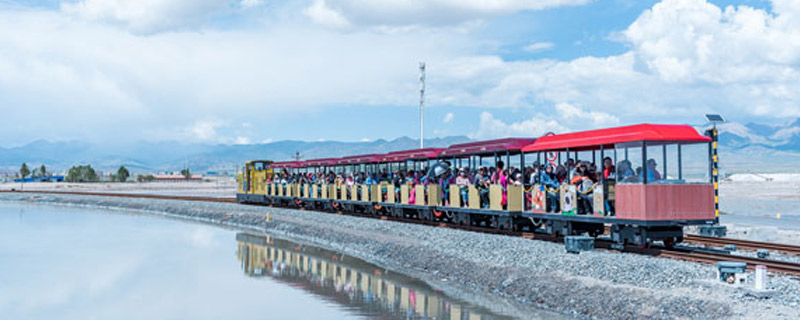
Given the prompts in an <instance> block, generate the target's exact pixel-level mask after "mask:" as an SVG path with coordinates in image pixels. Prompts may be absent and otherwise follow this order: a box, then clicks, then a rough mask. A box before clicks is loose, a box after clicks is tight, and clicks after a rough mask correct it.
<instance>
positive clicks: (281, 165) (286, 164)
mask: <svg viewBox="0 0 800 320" xmlns="http://www.w3.org/2000/svg"><path fill="white" fill-rule="evenodd" d="M298 166H300V162H299V161H280V162H274V163H272V164H271V165H270V167H273V168H276V169H289V168H297V167H298Z"/></svg>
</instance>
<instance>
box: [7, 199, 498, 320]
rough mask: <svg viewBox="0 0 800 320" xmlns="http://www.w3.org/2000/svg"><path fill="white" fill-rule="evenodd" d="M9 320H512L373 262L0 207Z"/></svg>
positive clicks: (174, 228) (78, 212)
mask: <svg viewBox="0 0 800 320" xmlns="http://www.w3.org/2000/svg"><path fill="white" fill-rule="evenodd" d="M0 315H2V316H0V318H3V319H45V318H48V319H232V318H237V319H240V318H250V319H370V318H381V319H506V318H507V317H505V316H503V315H498V314H494V313H492V312H490V311H488V310H486V309H482V308H480V307H477V306H474V305H472V304H470V303H467V302H464V301H460V300H458V299H454V298H451V297H448V296H446V295H444V294H442V293H440V292H437V291H436V290H434V289H432V288H431V287H429V286H427V285H426V284H425V283H423V282H421V281H418V280H415V279H412V278H409V277H407V276H403V275H401V274H397V273H394V272H391V271H389V270H383V269H381V268H379V267H377V266H375V265H372V264H370V263H368V262H365V261H361V260H359V259H355V258H352V257H348V256H344V255H342V254H339V253H336V252H333V251H328V250H324V249H320V248H315V247H310V246H302V245H299V244H296V243H292V242H289V241H285V240H281V239H276V238H272V237H268V236H263V235H254V234H247V233H237V232H236V231H233V230H226V229H222V228H216V227H212V226H206V225H200V224H193V223H186V222H181V221H175V220H169V219H164V218H158V217H151V216H144V215H136V214H130V213H124V212H121V211H107V210H101V209H89V208H69V207H52V206H40V205H31V204H22V203H0Z"/></svg>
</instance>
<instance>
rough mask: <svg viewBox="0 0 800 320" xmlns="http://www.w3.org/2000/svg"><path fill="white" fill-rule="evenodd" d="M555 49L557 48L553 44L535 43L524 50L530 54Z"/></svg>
mask: <svg viewBox="0 0 800 320" xmlns="http://www.w3.org/2000/svg"><path fill="white" fill-rule="evenodd" d="M553 47H555V44H553V43H552V42H534V43H531V44H529V45H527V46H525V47H524V48H522V49H523V50H525V51H527V52H530V53H536V52H542V51H547V50H550V49H553Z"/></svg>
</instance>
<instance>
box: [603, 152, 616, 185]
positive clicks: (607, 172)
mask: <svg viewBox="0 0 800 320" xmlns="http://www.w3.org/2000/svg"><path fill="white" fill-rule="evenodd" d="M615 177H616V168H615V167H614V162H613V161H611V157H605V158H603V179H611V180H613V179H614V178H615Z"/></svg>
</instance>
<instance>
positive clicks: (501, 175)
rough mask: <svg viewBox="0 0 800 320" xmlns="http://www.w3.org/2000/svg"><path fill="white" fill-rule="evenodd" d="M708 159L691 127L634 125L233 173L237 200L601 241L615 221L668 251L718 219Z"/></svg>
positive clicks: (630, 235)
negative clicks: (692, 229) (686, 231)
mask: <svg viewBox="0 0 800 320" xmlns="http://www.w3.org/2000/svg"><path fill="white" fill-rule="evenodd" d="M710 164H711V138H709V137H706V136H703V135H700V134H698V133H697V131H696V130H695V129H693V128H692V127H689V126H683V125H653V124H641V125H633V126H625V127H617V128H609V129H599V130H591V131H584V132H574V133H567V134H558V135H546V136H543V137H539V138H538V139H529V138H506V139H497V140H489V141H477V142H470V143H463V144H456V145H452V146H450V147H448V148H428V149H415V150H404V151H396V152H390V153H388V154H367V155H357V156H350V157H344V158H327V159H316V160H308V161H301V162H297V161H286V162H276V163H271V164H270V163H269V162H263V161H261V162H259V161H253V162H248V163H247V164H246V165H245V170H244V173H243V174H242V175H241V176H240V177H239V181H240V184H239V190H238V194H237V199H238V200H239V201H240V202H246V203H257V204H266V205H278V206H287V207H298V208H308V209H314V210H322V211H335V212H350V213H357V214H365V215H376V216H393V217H403V218H408V219H419V220H426V221H437V222H441V223H453V224H462V225H473V226H481V227H487V228H498V229H513V230H528V231H534V230H540V231H544V232H547V233H550V234H554V235H573V234H588V235H591V236H597V235H600V234H603V233H604V231H605V227H606V226H610V229H611V237H612V239H613V240H615V241H616V242H618V243H621V244H622V243H632V244H637V245H646V244H649V243H651V242H653V241H663V242H664V244H665V245H668V246H669V245H673V244H675V243H678V242H680V241H682V239H683V226H687V225H701V224H713V223H715V221H716V217H717V215H718V212H715V201H716V200H717V199H715V196H714V185H713V184H712V181H713V180H712V176H713V175H714V174H715V173H714V172H712V171H711V170H712V169H711V165H710ZM548 167H549V168H548ZM550 170H552V171H553V172H558V174H555V173H547V172H545V171H548V172H549V171H550ZM545 175H547V177H545ZM465 181H466V182H465ZM467 182H468V183H467Z"/></svg>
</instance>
